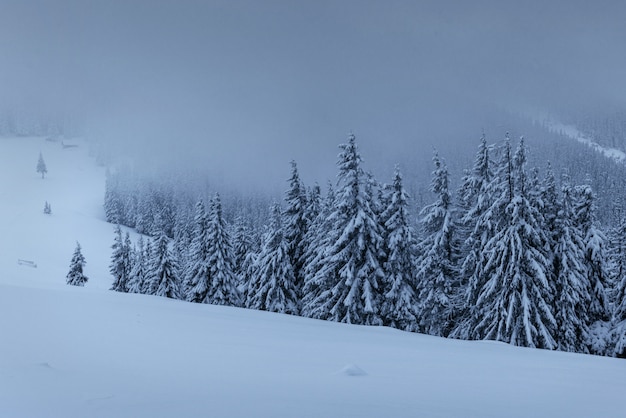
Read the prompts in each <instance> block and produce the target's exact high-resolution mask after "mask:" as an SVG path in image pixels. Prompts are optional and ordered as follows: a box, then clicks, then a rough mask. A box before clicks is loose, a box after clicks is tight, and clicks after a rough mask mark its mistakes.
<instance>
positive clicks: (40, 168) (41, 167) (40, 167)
mask: <svg viewBox="0 0 626 418" xmlns="http://www.w3.org/2000/svg"><path fill="white" fill-rule="evenodd" d="M37 172H38V173H39V174H41V178H42V179H43V178H44V176H45V175H46V173H47V172H48V168H47V167H46V162H45V161H44V160H43V155H42V154H41V152H40V153H39V159H38V160H37Z"/></svg>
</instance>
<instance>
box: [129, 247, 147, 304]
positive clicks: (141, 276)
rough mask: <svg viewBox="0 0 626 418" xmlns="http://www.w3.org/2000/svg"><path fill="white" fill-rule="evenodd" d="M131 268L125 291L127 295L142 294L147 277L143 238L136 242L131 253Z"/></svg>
mask: <svg viewBox="0 0 626 418" xmlns="http://www.w3.org/2000/svg"><path fill="white" fill-rule="evenodd" d="M131 257H132V260H133V261H132V263H131V265H132V268H131V270H130V274H129V278H128V282H127V283H126V289H127V291H128V293H142V289H143V285H144V282H145V281H146V276H147V266H146V251H145V247H144V241H143V237H141V236H140V237H139V239H138V240H137V247H136V249H135V250H134V251H133V252H132V253H131Z"/></svg>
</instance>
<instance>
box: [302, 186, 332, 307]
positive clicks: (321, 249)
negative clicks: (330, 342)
mask: <svg viewBox="0 0 626 418" xmlns="http://www.w3.org/2000/svg"><path fill="white" fill-rule="evenodd" d="M311 201H312V202H314V204H313V205H312V207H313V208H314V206H315V205H316V204H317V203H315V202H316V201H317V199H315V198H314V199H312V200H311ZM334 207H335V191H334V189H333V186H332V184H330V183H329V184H328V192H327V194H326V198H325V199H324V203H323V204H321V206H320V207H319V210H317V215H316V216H315V218H314V219H313V222H312V223H311V224H310V227H309V230H308V231H307V234H306V237H305V241H306V243H307V247H306V249H305V251H304V277H305V281H304V289H303V292H302V293H303V299H302V312H301V313H302V315H303V316H307V317H311V318H318V319H322V318H325V317H326V315H327V314H328V312H325V311H323V310H322V308H321V307H320V306H319V305H317V302H318V301H320V300H321V299H320V295H321V292H323V291H324V290H325V289H326V288H327V287H328V282H329V280H330V277H329V273H330V269H328V268H327V265H326V258H327V253H328V249H329V248H330V247H331V243H332V242H334V240H335V239H336V237H335V232H336V231H335V230H334V229H333V226H334V220H333V219H332V217H331V215H332V213H333V210H334ZM313 210H315V209H313ZM312 215H313V211H312V212H311V215H310V216H312Z"/></svg>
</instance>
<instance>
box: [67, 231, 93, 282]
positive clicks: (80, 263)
mask: <svg viewBox="0 0 626 418" xmlns="http://www.w3.org/2000/svg"><path fill="white" fill-rule="evenodd" d="M85 264H86V262H85V257H83V254H82V253H81V251H80V244H79V243H78V242H77V243H76V249H75V250H74V255H73V256H72V261H70V271H69V273H67V276H66V277H67V284H69V285H72V286H84V285H85V283H87V280H89V279H88V278H87V276H85V275H84V274H83V268H84V267H85Z"/></svg>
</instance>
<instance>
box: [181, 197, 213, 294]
mask: <svg viewBox="0 0 626 418" xmlns="http://www.w3.org/2000/svg"><path fill="white" fill-rule="evenodd" d="M208 225H209V218H208V214H207V213H206V208H205V207H204V203H203V202H202V201H201V200H200V201H198V203H196V209H195V216H194V230H193V236H192V239H191V245H190V247H189V255H188V263H189V264H188V266H187V268H186V269H185V277H184V280H183V283H184V285H183V288H184V292H185V299H186V300H187V301H189V302H196V303H209V298H208V294H209V287H210V286H211V275H210V267H209V254H208V246H209V234H208Z"/></svg>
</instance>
